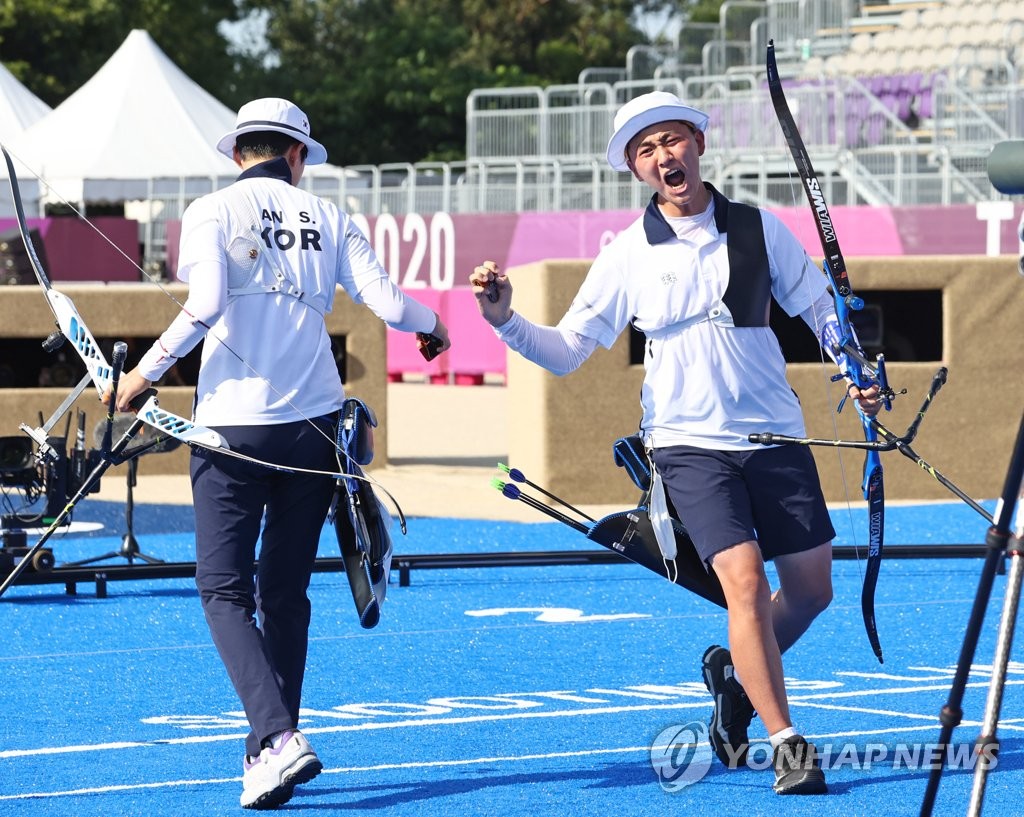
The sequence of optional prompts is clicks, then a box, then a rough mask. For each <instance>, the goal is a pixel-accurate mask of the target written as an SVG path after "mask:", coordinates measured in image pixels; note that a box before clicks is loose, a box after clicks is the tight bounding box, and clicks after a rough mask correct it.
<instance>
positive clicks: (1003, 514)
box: [920, 417, 1024, 817]
mask: <svg viewBox="0 0 1024 817" xmlns="http://www.w3.org/2000/svg"><path fill="white" fill-rule="evenodd" d="M1022 479H1024V417H1021V423H1020V427H1019V429H1018V430H1017V440H1016V442H1015V443H1014V446H1013V453H1012V454H1011V456H1010V465H1009V468H1008V469H1007V472H1006V482H1005V483H1004V484H1003V493H1002V495H1001V497H1000V502H999V504H998V507H997V513H996V519H995V522H994V523H993V524H992V526H991V527H989V529H988V532H987V533H986V535H985V544H986V545H987V546H988V552H987V553H986V554H985V564H984V566H983V567H982V569H981V578H980V579H979V580H978V590H977V592H976V593H975V595H974V605H973V606H972V607H971V617H970V619H968V621H967V630H966V632H965V633H964V640H963V643H962V645H961V647H960V658H959V659H958V660H957V665H956V674H955V675H954V677H953V686H952V687H951V689H950V691H949V700H948V701H947V702H946V705H945V706H944V707H942V712H941V713H940V714H939V722H940V723H941V724H942V729H941V730H940V732H939V741H938V745H939V746H940V747H941V749H942V751H943V757H942V759H941V760H936V761H935V762H934V763H933V764H932V766H931V769H930V772H929V775H928V784H927V786H926V788H925V793H924V800H923V801H922V803H921V812H920V817H930V815H931V813H932V808H933V807H934V805H935V797H936V795H937V794H938V791H939V781H940V780H941V778H942V768H943V766H944V765H945V760H946V758H947V757H948V756H949V742H950V740H951V739H952V737H953V730H954V729H955V728H956V727H957V726H959V725H960V721H961V720H962V719H963V709H962V708H961V706H962V704H963V699H964V690H965V689H966V688H967V677H968V675H969V674H970V671H971V663H972V662H973V661H974V653H975V651H976V650H977V648H978V639H979V637H980V636H981V627H982V625H983V624H984V622H985V609H986V608H987V607H988V602H989V599H990V598H991V596H992V585H993V583H994V582H995V576H996V571H997V570H998V569H999V566H1000V565H1001V564H1002V563H1003V560H1004V559H1005V558H1006V545H1007V542H1008V541H1009V538H1010V521H1011V519H1012V517H1013V509H1014V506H1015V505H1016V504H1017V497H1018V494H1019V493H1020V486H1021V481H1022Z"/></svg>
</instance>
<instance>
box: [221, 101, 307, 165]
mask: <svg viewBox="0 0 1024 817" xmlns="http://www.w3.org/2000/svg"><path fill="white" fill-rule="evenodd" d="M256 131H275V132H276V133H283V134H285V135H287V136H291V137H292V138H294V139H298V140H299V141H300V142H302V144H304V145H305V146H306V147H307V148H309V155H308V156H307V157H306V164H307V165H320V164H323V163H324V162H326V161H327V148H325V147H324V146H323V145H321V144H320V143H319V142H318V141H316V139H313V138H312V137H311V136H310V135H309V119H307V118H306V115H305V114H304V113H303V112H302V111H301V110H300V109H299V108H298V106H296V105H295V104H294V103H292V102H289V101H288V100H287V99H278V98H276V97H265V98H263V99H254V100H252V102H246V103H245V104H244V105H243V106H242V107H241V108H239V109H238V117H237V118H236V119H235V129H234V130H233V131H231V132H230V133H226V134H224V135H223V136H222V137H221V138H220V141H219V142H217V150H219V151H220V152H221V153H223V154H224V155H225V156H228V157H229V158H231V157H233V151H234V147H235V139H237V138H238V137H239V136H240V135H241V134H243V133H254V132H256Z"/></svg>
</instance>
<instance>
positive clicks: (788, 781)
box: [772, 735, 828, 794]
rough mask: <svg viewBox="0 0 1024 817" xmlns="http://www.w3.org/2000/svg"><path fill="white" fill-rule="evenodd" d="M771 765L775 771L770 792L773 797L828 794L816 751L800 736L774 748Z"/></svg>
mask: <svg viewBox="0 0 1024 817" xmlns="http://www.w3.org/2000/svg"><path fill="white" fill-rule="evenodd" d="M772 765H773V766H774V767H775V783H774V784H772V788H773V789H775V793H776V794H828V786H827V785H825V775H824V773H823V772H822V771H821V763H820V761H819V760H818V750H817V749H815V748H814V744H812V743H808V742H807V741H806V740H804V739H803V737H802V736H801V735H793V736H792V737H788V738H786V739H785V740H784V741H783V742H782V743H780V744H779V745H778V746H776V747H775V752H774V754H773V755H772Z"/></svg>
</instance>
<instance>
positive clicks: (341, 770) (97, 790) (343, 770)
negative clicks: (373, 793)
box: [0, 721, 980, 802]
mask: <svg viewBox="0 0 1024 817" xmlns="http://www.w3.org/2000/svg"><path fill="white" fill-rule="evenodd" d="M961 725H962V726H978V725H980V722H974V721H964V722H963V723H962V724H961ZM934 728H935V725H934V724H929V725H928V726H910V727H898V728H896V729H867V730H860V731H851V732H828V733H823V734H820V735H808V736H807V737H808V739H809V740H817V741H822V740H829V739H833V738H851V737H865V736H867V735H886V734H900V733H904V732H918V731H924V730H928V729H934ZM330 731H334V730H330ZM650 751H651V747H650V746H623V747H617V748H606V749H580V750H577V751H574V752H546V753H543V754H529V755H505V756H500V755H499V756H493V757H476V758H463V759H458V760H413V761H407V762H405V763H379V764H375V765H372V766H341V767H338V768H333V769H324V770H323V771H322V772H321V774H359V773H363V772H380V771H389V770H390V771H393V770H396V769H438V768H446V767H452V768H453V767H465V766H479V765H481V764H484V763H523V762H527V761H537V760H559V759H567V758H574V757H597V756H600V755H614V754H635V753H642V754H644V755H649V753H650ZM241 779H242V778H241V777H212V778H207V779H196V780H168V781H159V782H153V783H132V784H121V785H117V786H98V787H93V788H84V789H69V790H65V791H51V792H25V793H22V794H3V795H0V802H2V801H5V800H39V799H45V798H52V797H74V796H76V795H85V794H105V793H113V792H127V791H138V790H142V789H161V788H178V787H181V786H207V785H221V784H224V783H237V782H240V781H241Z"/></svg>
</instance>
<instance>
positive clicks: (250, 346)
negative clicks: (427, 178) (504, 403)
mask: <svg viewBox="0 0 1024 817" xmlns="http://www.w3.org/2000/svg"><path fill="white" fill-rule="evenodd" d="M217 148H218V149H219V150H220V151H221V152H223V153H225V154H226V155H228V156H230V157H231V158H232V159H233V160H234V161H235V163H236V164H237V165H238V166H239V168H241V170H242V174H241V175H240V176H239V177H238V179H237V180H236V181H235V182H234V183H233V184H232V185H230V186H229V187H227V188H224V189H223V190H219V191H217V192H215V193H211V194H210V195H207V196H203V197H202V198H200V199H198V200H196V201H195V202H193V203H192V204H191V205H190V206H189V207H188V209H187V210H186V211H185V214H184V217H183V219H182V230H181V252H180V260H179V263H178V277H179V278H180V279H181V280H183V281H187V282H188V284H189V295H188V300H187V301H186V302H185V305H184V307H183V308H182V311H181V312H180V313H179V315H178V316H177V318H175V320H174V321H173V322H172V323H171V325H170V326H169V327H168V328H167V330H166V331H165V332H164V333H163V334H162V335H161V336H160V338H159V339H158V340H157V342H156V343H155V344H153V347H152V348H151V349H150V350H149V351H148V352H147V353H146V354H145V355H144V356H143V358H142V360H141V361H140V363H139V365H138V367H137V368H136V369H134V370H133V371H131V372H128V373H127V374H126V375H125V376H124V377H123V378H122V380H121V384H120V387H119V389H118V393H117V408H118V410H119V411H126V410H128V408H129V405H128V404H129V401H130V400H131V399H132V397H134V396H135V395H138V394H141V393H142V392H143V391H144V390H145V389H146V388H148V387H149V385H150V384H151V382H152V381H155V380H157V379H158V378H160V377H161V376H162V375H163V373H164V372H166V371H167V369H169V368H170V367H171V366H172V365H173V364H174V362H175V361H176V360H177V359H178V358H179V357H180V356H181V355H184V354H185V353H186V352H188V351H189V350H190V349H192V348H193V347H194V346H195V345H196V344H197V343H198V342H199V341H200V340H202V339H203V338H204V337H205V338H206V342H205V344H204V345H203V355H202V364H201V367H200V371H199V383H198V386H197V389H196V406H195V421H196V422H197V423H199V424H202V425H205V426H209V427H212V428H214V429H215V430H217V431H219V432H220V433H221V434H222V435H223V437H224V438H225V439H226V440H227V442H228V444H229V445H230V446H231V448H233V449H234V450H235V451H239V452H241V453H244V454H248V455H250V456H252V457H255V458H259V459H262V460H265V461H269V462H273V463H277V464H280V465H285V466H292V467H302V468H309V469H318V470H321V471H327V472H333V471H337V469H338V465H339V464H338V453H337V450H336V448H335V442H334V441H335V439H336V433H335V432H336V425H337V422H338V409H339V408H340V407H341V404H342V400H343V399H344V390H343V388H342V384H341V379H340V378H339V376H338V369H337V365H336V363H335V360H334V355H333V354H332V352H331V341H330V338H329V337H328V334H327V329H326V327H325V325H324V318H323V316H324V314H325V313H326V312H329V311H330V310H331V307H332V304H333V302H334V296H335V289H336V287H337V286H341V287H342V289H344V291H345V293H346V294H347V295H348V296H349V297H350V298H352V300H353V301H355V302H356V303H360V304H366V305H367V306H368V307H369V308H370V309H371V310H372V311H373V312H374V313H375V314H376V315H377V316H378V317H380V318H381V319H382V320H384V321H386V322H387V323H388V325H389V326H391V327H393V328H395V329H400V330H403V331H406V332H422V333H425V334H433V335H434V336H435V337H436V338H437V339H438V340H439V345H440V347H441V349H447V348H448V347H449V346H450V344H449V342H448V331H447V329H446V328H445V326H444V324H443V323H442V322H441V320H440V319H439V318H438V316H437V315H436V314H434V312H432V311H431V310H430V309H428V308H426V307H425V306H423V305H422V304H420V303H418V302H416V301H414V300H412V299H411V298H408V297H406V296H404V295H403V294H402V292H401V290H399V289H398V288H397V287H396V286H394V285H393V284H392V282H391V280H390V279H389V277H388V274H387V272H386V271H385V270H384V269H383V267H382V266H381V264H380V262H379V261H378V260H377V257H376V256H375V255H374V253H373V250H372V249H371V248H370V245H369V243H368V242H367V240H366V238H365V237H364V236H363V234H362V233H361V232H360V231H359V229H358V228H357V227H356V226H355V225H354V224H353V223H352V220H351V219H350V218H349V217H348V216H347V215H346V214H344V213H342V212H340V211H339V210H338V208H337V207H335V206H334V205H333V204H330V203H329V202H325V201H322V200H321V199H319V198H317V197H316V196H313V195H312V194H310V193H307V192H305V191H303V190H300V189H299V188H298V187H296V185H297V184H298V183H299V179H300V178H301V177H302V173H303V170H304V169H305V166H306V165H307V164H316V163H322V162H324V161H326V159H327V151H326V150H325V149H324V147H323V145H321V144H320V143H319V142H317V141H316V140H315V139H313V138H312V137H311V136H310V128H309V121H308V120H307V119H306V116H305V114H303V112H302V111H301V110H299V109H298V108H297V107H296V106H295V105H293V104H292V103H291V102H288V101H287V100H284V99H256V100H253V101H252V102H248V103H246V104H245V105H243V106H242V108H241V109H240V110H239V112H238V119H237V123H236V127H235V129H234V130H232V131H231V132H230V133H228V134H226V135H225V136H224V137H223V138H222V139H221V140H220V141H219V143H218V144H217ZM410 342H414V341H413V340H412V339H410ZM419 345H420V346H421V347H422V346H423V340H422V339H420V341H419ZM191 476H192V493H193V502H194V504H195V513H196V584H197V586H198V588H199V596H200V599H201V601H202V605H203V611H204V613H205V614H206V620H207V623H208V624H209V627H210V632H211V634H212V636H213V641H214V644H215V645H216V646H217V650H218V651H219V653H220V657H221V660H222V661H223V663H224V666H225V668H226V669H227V672H228V676H229V677H230V679H231V682H232V684H233V685H234V687H235V690H236V692H237V693H238V696H239V698H240V699H241V701H242V705H243V707H244V708H245V714H246V717H247V718H248V720H249V725H250V727H251V731H250V732H249V735H248V737H247V738H246V741H245V760H244V764H243V769H244V776H243V778H242V795H241V804H242V806H243V807H245V808H260V809H266V808H276V807H277V806H279V805H281V804H283V803H285V802H286V801H287V800H289V799H290V798H291V796H292V790H293V788H294V786H295V785H296V784H297V783H304V782H307V781H309V780H311V779H312V778H313V777H315V776H316V775H317V774H318V773H319V772H320V770H321V763H320V760H319V758H318V757H317V755H316V753H315V752H314V751H313V749H312V747H311V746H310V745H309V742H308V741H307V740H306V738H305V737H304V736H303V735H302V734H301V733H300V732H299V731H298V729H297V728H296V727H297V724H298V717H299V704H300V697H301V692H302V679H303V675H304V674H305V670H306V646H307V640H308V631H309V622H310V603H309V599H308V597H307V595H306V588H307V586H308V585H309V580H310V575H311V573H312V570H313V563H314V560H315V558H316V551H317V545H318V543H319V539H320V530H321V528H322V527H323V524H324V518H325V516H326V514H327V509H328V505H329V504H330V502H331V497H332V495H333V492H334V481H333V480H332V479H331V478H330V477H329V476H322V475H311V474H300V473H295V472H291V473H285V472H282V471H278V470H271V469H268V468H265V467H262V466H260V465H256V464H252V463H248V462H242V461H239V460H237V459H230V458H228V457H225V456H222V455H218V454H216V453H214V452H210V451H207V450H203V449H193V451H192V461H191ZM264 519H265V522H264V524H263V530H262V533H261V531H260V525H261V522H263V520H264ZM259 538H262V544H261V547H260V553H259V565H258V568H257V571H258V572H257V575H256V576H255V580H254V576H253V562H254V560H255V558H256V553H255V549H256V541H257V539H259ZM257 614H258V616H259V621H258V623H257V620H256V618H255V616H256V615H257Z"/></svg>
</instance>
